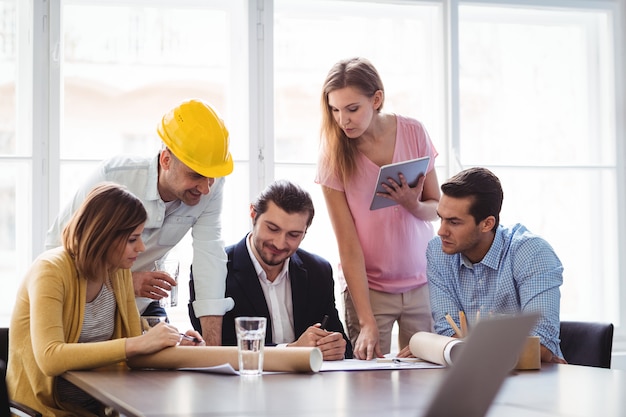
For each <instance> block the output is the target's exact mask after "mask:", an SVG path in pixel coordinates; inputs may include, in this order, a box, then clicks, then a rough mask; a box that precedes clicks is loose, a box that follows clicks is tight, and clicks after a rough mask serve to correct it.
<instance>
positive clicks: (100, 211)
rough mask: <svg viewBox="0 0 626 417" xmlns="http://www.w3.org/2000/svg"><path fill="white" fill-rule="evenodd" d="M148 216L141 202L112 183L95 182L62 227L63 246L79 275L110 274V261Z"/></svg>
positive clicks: (119, 252)
mask: <svg viewBox="0 0 626 417" xmlns="http://www.w3.org/2000/svg"><path fill="white" fill-rule="evenodd" d="M147 218H148V215H147V213H146V209H145V208H144V207H143V204H142V203H141V201H140V200H139V199H138V198H137V197H135V196H134V195H133V194H132V193H131V192H130V191H128V190H127V189H126V188H125V187H123V186H120V185H117V184H114V183H102V184H99V185H97V186H96V187H95V188H94V189H93V190H92V191H91V192H90V193H89V194H88V195H87V198H85V201H83V204H82V205H81V206H80V208H79V209H78V210H77V211H76V213H74V215H73V216H72V218H71V219H70V221H69V223H68V224H67V225H66V226H65V228H64V229H63V246H64V247H65V250H67V252H68V253H69V254H70V256H71V257H72V258H73V259H74V262H75V263H76V269H77V270H78V274H79V276H83V277H85V278H87V279H93V278H96V277H99V276H102V275H108V274H110V273H111V272H113V271H111V270H109V269H110V260H111V259H113V258H114V257H115V256H117V255H118V254H119V255H120V256H121V254H122V252H123V250H124V245H125V244H126V241H127V240H128V237H129V236H130V235H131V234H132V232H133V231H134V230H135V229H136V228H137V227H138V226H139V225H141V224H142V223H145V221H146V219H147Z"/></svg>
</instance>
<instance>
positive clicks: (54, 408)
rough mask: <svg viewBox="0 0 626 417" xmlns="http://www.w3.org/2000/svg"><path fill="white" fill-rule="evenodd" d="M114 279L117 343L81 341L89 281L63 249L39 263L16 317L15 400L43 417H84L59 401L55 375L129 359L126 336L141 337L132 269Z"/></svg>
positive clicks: (11, 380)
mask: <svg viewBox="0 0 626 417" xmlns="http://www.w3.org/2000/svg"><path fill="white" fill-rule="evenodd" d="M111 281H112V287H113V292H114V293H115V300H116V302H117V310H116V314H115V329H114V331H113V339H112V340H107V341H104V342H95V343H77V342H78V338H79V336H80V332H81V328H82V323H83V318H84V313H85V301H86V300H85V297H86V288H87V280H86V279H84V278H82V277H79V276H78V273H77V271H76V268H75V265H74V261H73V260H72V259H71V257H70V256H69V255H68V253H67V252H66V251H65V250H64V249H63V248H62V247H59V248H56V249H52V250H49V251H47V252H44V253H43V254H41V255H40V256H39V257H38V258H37V259H36V260H35V262H34V263H33V265H32V266H31V268H30V270H29V271H28V272H27V274H26V277H25V278H24V280H23V282H22V284H21V286H20V288H19V290H18V293H17V300H16V302H15V307H14V309H13V315H12V317H11V325H10V336H9V361H8V370H7V382H8V386H9V396H10V398H12V399H14V400H16V401H19V402H21V403H24V404H26V405H28V406H30V407H33V408H35V409H36V410H39V411H41V412H42V414H43V415H44V416H72V415H83V414H84V413H79V412H77V411H76V410H70V408H67V407H65V406H64V405H63V404H61V403H60V402H59V401H58V399H57V398H56V394H55V389H54V385H55V380H56V377H58V376H59V375H61V374H62V373H63V372H65V371H70V370H78V369H92V368H98V367H101V366H106V365H112V364H116V363H120V362H123V361H125V360H126V353H125V352H126V346H125V345H126V341H125V339H124V338H126V337H132V336H139V335H140V334H141V324H140V321H139V312H138V311H137V306H136V304H135V296H134V292H133V283H132V277H131V273H130V270H128V269H124V270H118V271H117V273H116V274H115V275H114V276H113V277H112V279H111ZM84 415H91V414H84Z"/></svg>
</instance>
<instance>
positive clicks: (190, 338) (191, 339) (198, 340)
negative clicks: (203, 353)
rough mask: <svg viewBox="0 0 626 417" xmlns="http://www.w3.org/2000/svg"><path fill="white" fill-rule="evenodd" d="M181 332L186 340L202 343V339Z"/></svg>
mask: <svg viewBox="0 0 626 417" xmlns="http://www.w3.org/2000/svg"><path fill="white" fill-rule="evenodd" d="M179 334H180V336H181V337H182V338H183V339H185V340H189V341H190V342H194V343H200V339H198V338H197V337H193V336H189V335H186V334H184V333H179Z"/></svg>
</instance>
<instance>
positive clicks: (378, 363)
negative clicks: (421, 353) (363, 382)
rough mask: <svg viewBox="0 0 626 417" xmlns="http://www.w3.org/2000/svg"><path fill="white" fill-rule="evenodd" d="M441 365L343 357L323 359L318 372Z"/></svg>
mask: <svg viewBox="0 0 626 417" xmlns="http://www.w3.org/2000/svg"><path fill="white" fill-rule="evenodd" d="M441 367H442V365H439V364H436V363H431V362H426V361H421V360H416V359H415V358H406V359H399V362H398V361H396V362H394V361H393V358H380V359H372V360H370V361H364V360H360V359H344V360H342V361H324V363H322V369H320V372H332V371H370V370H377V369H433V368H441Z"/></svg>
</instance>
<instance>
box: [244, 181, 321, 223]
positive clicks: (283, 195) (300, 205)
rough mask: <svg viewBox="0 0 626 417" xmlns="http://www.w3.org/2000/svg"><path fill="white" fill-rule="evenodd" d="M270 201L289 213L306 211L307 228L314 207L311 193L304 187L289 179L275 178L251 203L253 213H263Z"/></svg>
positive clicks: (311, 218)
mask: <svg viewBox="0 0 626 417" xmlns="http://www.w3.org/2000/svg"><path fill="white" fill-rule="evenodd" d="M270 201H271V202H273V203H274V204H276V205H277V206H278V207H279V208H280V209H282V210H283V211H285V212H287V213H289V214H292V213H307V215H308V216H309V217H308V219H307V222H306V227H307V228H308V227H309V226H310V225H311V222H313V216H314V215H315V208H314V207H313V200H312V199H311V195H310V194H309V193H308V191H306V190H305V189H304V188H302V187H300V186H299V185H297V184H294V183H292V182H291V181H288V180H276V181H274V182H273V183H271V184H270V185H268V186H267V187H266V188H265V190H263V191H262V192H261V194H259V196H258V197H257V199H256V201H255V202H254V204H253V207H254V211H255V213H256V214H257V215H258V216H260V215H261V214H263V213H265V212H266V211H267V208H268V206H269V203H270Z"/></svg>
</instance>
